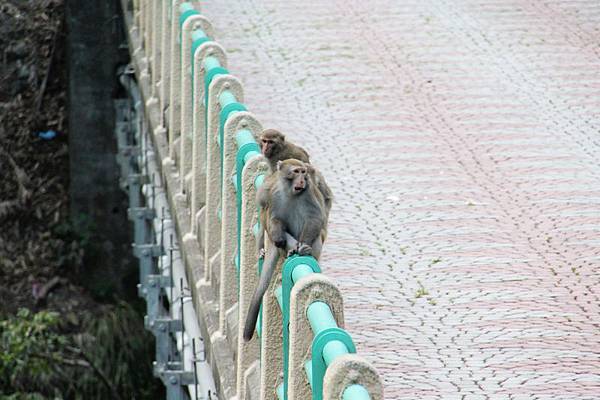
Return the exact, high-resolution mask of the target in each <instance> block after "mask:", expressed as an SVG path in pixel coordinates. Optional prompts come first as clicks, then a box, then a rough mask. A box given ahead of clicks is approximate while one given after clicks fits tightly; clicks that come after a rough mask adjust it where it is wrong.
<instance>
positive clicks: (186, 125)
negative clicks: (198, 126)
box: [179, 15, 214, 199]
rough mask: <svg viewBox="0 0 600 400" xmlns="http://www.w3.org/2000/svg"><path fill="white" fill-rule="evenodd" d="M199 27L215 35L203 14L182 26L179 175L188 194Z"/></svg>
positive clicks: (195, 16) (209, 35) (182, 187)
mask: <svg viewBox="0 0 600 400" xmlns="http://www.w3.org/2000/svg"><path fill="white" fill-rule="evenodd" d="M198 29H200V30H202V31H203V32H204V34H205V35H206V36H207V37H208V38H212V37H213V35H214V32H213V28H212V25H211V23H210V22H209V21H208V19H206V17H204V16H202V15H192V16H190V17H188V18H187V19H186V20H185V22H184V23H183V26H182V28H181V54H182V57H181V82H180V88H181V89H180V96H181V116H180V118H181V122H180V126H181V137H180V144H181V149H180V151H179V176H180V178H181V191H182V192H184V193H188V194H189V189H190V186H191V185H190V183H191V182H189V181H186V179H185V178H186V176H187V174H188V173H189V172H190V171H191V170H192V146H193V141H192V134H193V129H192V126H193V115H192V109H193V107H192V104H193V100H192V99H193V96H194V95H196V92H193V91H192V63H193V61H194V60H193V54H192V42H193V38H192V32H194V31H196V30H198ZM188 199H189V196H188Z"/></svg>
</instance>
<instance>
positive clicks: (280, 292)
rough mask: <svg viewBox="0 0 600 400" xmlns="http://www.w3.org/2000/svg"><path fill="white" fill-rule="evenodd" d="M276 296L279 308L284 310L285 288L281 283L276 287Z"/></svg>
mask: <svg viewBox="0 0 600 400" xmlns="http://www.w3.org/2000/svg"><path fill="white" fill-rule="evenodd" d="M275 297H276V298H277V302H278V303H279V309H280V310H283V289H282V288H281V285H279V286H278V287H277V289H275Z"/></svg>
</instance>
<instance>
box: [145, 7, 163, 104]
mask: <svg viewBox="0 0 600 400" xmlns="http://www.w3.org/2000/svg"><path fill="white" fill-rule="evenodd" d="M151 1H152V28H151V29H152V32H151V35H150V36H151V46H152V48H151V52H152V57H151V59H150V98H149V99H148V101H147V102H146V105H147V106H148V107H153V106H155V105H156V104H158V97H157V96H158V92H157V90H156V85H157V83H158V81H159V79H160V44H161V40H160V33H161V31H162V26H163V25H162V15H161V14H162V6H161V4H160V3H161V1H160V0H151Z"/></svg>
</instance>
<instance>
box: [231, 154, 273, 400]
mask: <svg viewBox="0 0 600 400" xmlns="http://www.w3.org/2000/svg"><path fill="white" fill-rule="evenodd" d="M268 172H269V165H268V164H267V161H266V160H265V159H264V157H257V158H256V159H252V160H250V161H249V162H248V163H247V164H246V166H245V167H244V170H243V174H242V187H241V188H238V191H239V190H241V191H242V204H241V212H240V215H239V218H240V236H241V238H240V249H239V252H240V254H239V256H240V266H239V268H240V272H239V273H240V278H239V297H238V334H237V342H238V345H237V396H238V399H239V400H244V399H246V398H249V397H250V396H248V395H247V393H246V390H247V387H248V383H247V382H248V379H249V377H250V376H251V375H252V374H257V373H258V372H259V371H258V368H259V367H260V365H259V362H258V361H257V360H258V356H259V351H260V348H259V340H260V339H259V338H257V336H256V335H255V336H254V338H253V339H252V340H251V341H249V342H245V341H244V338H243V331H244V323H245V322H246V312H247V310H248V307H249V305H250V300H251V299H252V296H253V294H254V290H255V289H256V285H258V267H257V266H258V257H257V243H256V237H255V236H254V226H255V225H256V224H257V223H258V213H257V212H256V210H257V204H256V181H257V178H258V177H259V176H263V177H264V176H265V175H266V174H267V173H268Z"/></svg>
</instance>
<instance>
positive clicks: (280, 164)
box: [277, 160, 283, 171]
mask: <svg viewBox="0 0 600 400" xmlns="http://www.w3.org/2000/svg"><path fill="white" fill-rule="evenodd" d="M282 165H283V161H281V160H279V161H277V171H281V166H282Z"/></svg>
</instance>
